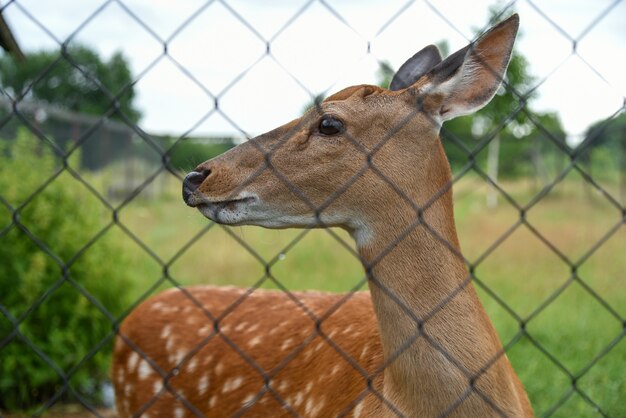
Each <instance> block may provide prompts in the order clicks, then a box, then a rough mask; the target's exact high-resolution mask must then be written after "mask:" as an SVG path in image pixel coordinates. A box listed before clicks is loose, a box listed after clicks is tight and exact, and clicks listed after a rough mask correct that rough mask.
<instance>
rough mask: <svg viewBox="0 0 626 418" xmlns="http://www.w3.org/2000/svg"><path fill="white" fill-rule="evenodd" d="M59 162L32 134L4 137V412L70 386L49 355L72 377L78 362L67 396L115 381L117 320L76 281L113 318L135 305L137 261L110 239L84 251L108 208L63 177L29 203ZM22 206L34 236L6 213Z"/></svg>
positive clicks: (0, 323)
mask: <svg viewBox="0 0 626 418" xmlns="http://www.w3.org/2000/svg"><path fill="white" fill-rule="evenodd" d="M74 158H79V157H78V156H76V157H74ZM60 164H61V162H60V160H59V159H57V158H55V156H54V155H53V153H52V151H51V149H50V148H49V147H48V146H47V145H46V144H44V143H43V142H42V141H39V140H38V139H37V138H34V137H33V136H32V135H29V134H27V133H26V132H19V133H18V135H17V138H16V139H15V140H12V141H6V140H2V139H0V289H2V290H1V291H0V393H1V394H2V396H0V409H3V408H4V409H23V408H29V407H32V406H35V405H37V404H38V403H41V402H45V401H47V400H48V399H50V397H52V396H53V395H54V394H56V393H57V392H58V391H59V390H60V389H62V387H63V379H62V378H61V377H60V375H59V372H57V371H56V370H55V368H54V367H51V366H50V365H49V364H48V362H47V361H45V360H44V359H43V358H42V355H43V356H46V357H47V358H49V359H50V360H51V362H52V363H54V365H55V366H56V367H57V368H58V369H59V370H61V371H62V373H64V374H67V373H69V372H70V371H71V370H72V369H73V368H75V367H76V366H79V365H80V367H78V368H77V369H76V370H75V371H74V372H73V374H72V375H71V377H70V379H69V382H70V385H71V389H70V390H69V391H65V393H64V395H63V396H62V398H61V399H68V398H71V392H72V391H76V392H78V393H79V394H80V395H81V396H84V397H86V398H87V399H91V400H97V397H98V389H99V387H100V385H101V384H102V382H103V381H105V380H106V379H107V377H108V369H109V364H110V353H111V347H112V344H111V343H112V339H108V340H107V337H108V336H110V334H111V331H112V324H111V322H110V320H109V319H107V317H106V316H105V314H103V313H102V311H101V310H100V309H99V308H98V307H96V305H95V304H93V303H92V302H90V301H89V300H88V299H87V298H86V297H85V296H84V295H83V294H81V292H80V291H79V290H78V289H77V288H76V287H75V286H74V285H72V283H70V281H74V282H76V283H78V284H80V286H82V287H83V288H84V289H85V290H86V291H87V292H88V293H89V294H91V295H92V296H93V297H94V298H95V299H96V300H97V301H99V303H100V304H101V305H102V306H103V307H104V308H105V309H106V310H107V311H108V312H110V313H111V314H112V315H114V316H115V317H116V316H117V315H119V314H120V313H121V312H122V310H123V309H125V308H127V307H128V306H129V304H130V303H129V302H130V301H129V300H128V298H129V296H127V295H128V294H129V293H130V292H128V291H127V290H128V289H129V287H130V285H131V281H130V271H131V268H130V263H129V262H128V261H127V259H126V258H125V256H124V254H122V251H121V250H120V249H119V247H118V246H116V245H115V243H114V242H112V241H111V239H110V238H109V237H108V236H107V234H105V235H104V236H103V237H101V238H99V239H98V240H96V241H95V242H94V244H93V245H91V246H88V248H87V249H86V250H85V251H84V252H82V253H81V249H82V248H83V246H85V245H86V244H88V243H89V242H90V241H91V240H92V239H93V238H94V236H95V235H96V234H97V233H98V231H100V230H102V228H103V227H105V226H106V224H107V222H108V220H109V219H111V214H110V213H107V212H108V210H107V209H106V208H105V207H104V206H103V205H102V204H101V202H99V201H98V200H97V199H96V198H95V197H93V195H91V193H90V192H89V191H88V190H87V189H86V188H85V187H84V186H83V185H82V184H80V183H79V182H78V181H76V180H75V179H74V178H73V177H72V176H71V175H70V174H69V173H67V172H65V171H64V172H62V173H61V174H60V175H59V176H58V177H57V178H56V179H55V180H53V181H52V182H51V183H50V184H48V185H46V186H45V187H44V188H43V189H42V190H40V191H39V192H38V193H36V195H35V196H34V198H33V199H32V200H29V197H30V196H31V195H32V194H33V193H34V192H35V191H37V190H38V188H40V187H41V186H42V185H43V184H44V183H45V181H46V180H47V179H48V178H49V177H50V176H51V175H52V174H54V173H56V172H57V171H58V170H59V167H60ZM24 202H26V203H25V205H24V206H23V207H21V208H19V209H18V211H17V217H18V218H19V222H20V224H22V225H24V227H25V228H27V229H28V231H29V233H26V232H25V231H24V230H23V229H22V228H20V227H19V226H18V225H16V224H15V223H13V222H12V220H13V218H14V214H13V211H12V210H11V209H10V208H9V207H8V205H11V206H12V207H13V208H18V207H19V206H20V205H22V204H23V203H24ZM29 234H32V235H33V236H35V237H37V239H38V240H40V241H41V242H43V243H44V244H45V246H47V247H48V248H49V250H50V252H51V253H52V254H53V256H51V255H49V254H47V253H46V252H45V251H43V250H42V249H41V248H40V247H39V246H38V245H37V244H36V243H35V242H34V241H33V239H31V238H30V237H29ZM55 258H56V259H57V260H56V261H55ZM65 267H67V268H65ZM57 285H58V287H56V289H55V286H57ZM52 289H54V290H53V291H51V290H52ZM50 291H51V293H49V294H47V292H50ZM46 294H47V296H46V297H45V298H43V296H44V295H46ZM42 298H43V302H42V303H41V304H39V305H38V302H39V301H40V300H42ZM29 310H30V311H29ZM19 318H23V320H22V322H20V324H19V326H18V327H17V333H15V326H14V323H15V321H16V320H17V319H19ZM26 340H27V341H28V343H27V342H26ZM101 342H102V343H103V344H104V345H103V346H102V347H101V348H100V349H99V350H97V351H94V353H90V352H91V351H92V350H96V348H97V346H98V344H100V343H101ZM32 346H35V347H37V349H38V350H39V352H40V354H42V355H40V354H38V353H36V352H35V350H33V348H32Z"/></svg>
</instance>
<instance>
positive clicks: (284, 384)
mask: <svg viewBox="0 0 626 418" xmlns="http://www.w3.org/2000/svg"><path fill="white" fill-rule="evenodd" d="M287 386H288V384H287V381H286V380H283V381H281V382H280V384H279V385H278V390H280V391H281V392H283V391H285V390H286V389H287Z"/></svg>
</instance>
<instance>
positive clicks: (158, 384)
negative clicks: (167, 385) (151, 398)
mask: <svg viewBox="0 0 626 418" xmlns="http://www.w3.org/2000/svg"><path fill="white" fill-rule="evenodd" d="M162 388H163V381H161V380H155V381H154V384H153V385H152V390H154V394H155V395H156V394H157V393H159V392H160V391H161V389H162Z"/></svg>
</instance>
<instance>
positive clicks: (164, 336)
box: [161, 324, 172, 339]
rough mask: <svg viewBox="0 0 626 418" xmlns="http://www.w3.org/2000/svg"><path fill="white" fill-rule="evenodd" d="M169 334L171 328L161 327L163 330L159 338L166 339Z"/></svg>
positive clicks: (169, 326)
mask: <svg viewBox="0 0 626 418" xmlns="http://www.w3.org/2000/svg"><path fill="white" fill-rule="evenodd" d="M171 333H172V326H171V325H169V324H168V325H166V326H164V327H163V330H162V331H161V338H163V339H166V338H167V337H169V336H170V334H171Z"/></svg>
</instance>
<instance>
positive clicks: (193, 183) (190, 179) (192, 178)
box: [183, 170, 211, 205]
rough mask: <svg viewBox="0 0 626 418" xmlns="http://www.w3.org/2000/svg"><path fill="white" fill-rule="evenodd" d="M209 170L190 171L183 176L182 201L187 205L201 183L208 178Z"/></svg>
mask: <svg viewBox="0 0 626 418" xmlns="http://www.w3.org/2000/svg"><path fill="white" fill-rule="evenodd" d="M209 174H211V170H202V171H192V172H190V173H189V174H187V175H186V176H185V179H184V180H183V200H184V201H185V203H187V204H188V205H189V204H190V201H189V198H190V197H191V195H192V194H193V192H195V191H196V190H197V189H198V187H200V185H201V184H202V182H203V181H204V180H205V179H206V178H207V177H209Z"/></svg>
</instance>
